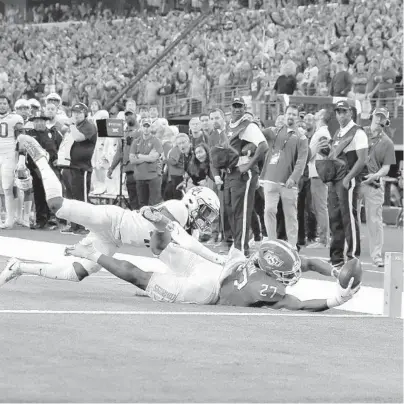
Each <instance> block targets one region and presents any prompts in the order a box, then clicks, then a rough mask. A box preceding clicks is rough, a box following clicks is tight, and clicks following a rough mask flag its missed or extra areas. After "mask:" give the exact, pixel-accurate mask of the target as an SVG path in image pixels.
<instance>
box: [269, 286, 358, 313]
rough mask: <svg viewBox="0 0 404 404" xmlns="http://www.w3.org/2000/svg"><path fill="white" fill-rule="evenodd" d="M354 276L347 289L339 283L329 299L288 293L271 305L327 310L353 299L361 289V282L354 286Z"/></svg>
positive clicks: (292, 308) (288, 308)
mask: <svg viewBox="0 0 404 404" xmlns="http://www.w3.org/2000/svg"><path fill="white" fill-rule="evenodd" d="M353 282H354V278H351V280H350V281H349V284H348V286H347V287H346V289H344V288H342V287H341V286H340V285H339V284H338V290H337V293H336V294H335V296H333V297H330V298H328V299H312V300H300V299H298V298H297V297H296V296H293V295H289V294H286V295H285V296H284V297H283V298H282V299H281V300H280V301H279V302H276V303H275V304H274V305H272V306H271V308H272V309H276V310H280V309H286V310H294V311H298V310H304V311H313V312H319V311H325V310H328V309H332V308H333V307H337V306H340V305H342V304H344V303H346V302H347V301H349V300H351V299H352V297H353V296H354V294H355V293H356V292H357V291H358V290H359V288H360V284H359V285H358V286H356V287H355V288H352V284H353Z"/></svg>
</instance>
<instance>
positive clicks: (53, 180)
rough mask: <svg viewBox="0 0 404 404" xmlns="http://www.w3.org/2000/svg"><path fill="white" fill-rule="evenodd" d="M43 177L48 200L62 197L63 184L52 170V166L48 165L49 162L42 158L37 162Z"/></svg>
mask: <svg viewBox="0 0 404 404" xmlns="http://www.w3.org/2000/svg"><path fill="white" fill-rule="evenodd" d="M35 164H36V165H37V167H38V168H39V171H40V172H41V176H42V184H43V187H44V189H45V194H46V199H47V200H49V199H52V198H57V197H62V196H63V192H62V184H61V183H60V181H59V179H58V177H57V176H56V174H55V173H54V171H53V170H52V168H51V166H50V165H49V164H48V160H46V158H45V157H41V158H40V159H39V160H37V161H36V162H35Z"/></svg>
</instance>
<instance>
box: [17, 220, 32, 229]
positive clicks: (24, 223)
mask: <svg viewBox="0 0 404 404" xmlns="http://www.w3.org/2000/svg"><path fill="white" fill-rule="evenodd" d="M15 224H18V225H19V226H23V227H28V228H30V227H31V224H30V222H29V220H24V219H16V221H15Z"/></svg>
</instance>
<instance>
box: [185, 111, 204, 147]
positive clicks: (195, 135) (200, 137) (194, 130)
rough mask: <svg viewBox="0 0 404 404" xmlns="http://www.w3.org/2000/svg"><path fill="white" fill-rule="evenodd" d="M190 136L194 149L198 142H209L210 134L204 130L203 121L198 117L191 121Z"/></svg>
mask: <svg viewBox="0 0 404 404" xmlns="http://www.w3.org/2000/svg"><path fill="white" fill-rule="evenodd" d="M189 137H190V140H191V145H192V149H193V150H195V147H196V146H197V145H198V144H201V143H208V136H207V135H206V134H205V133H204V132H203V130H202V124H201V121H200V119H199V118H197V117H194V118H191V120H190V121H189Z"/></svg>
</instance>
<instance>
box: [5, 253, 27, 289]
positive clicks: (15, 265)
mask: <svg viewBox="0 0 404 404" xmlns="http://www.w3.org/2000/svg"><path fill="white" fill-rule="evenodd" d="M20 262H21V261H20V260H19V259H17V258H10V259H9V260H8V261H7V264H6V266H5V268H4V269H3V271H2V272H1V273H0V286H3V285H4V284H6V283H7V282H9V281H11V279H14V278H18V277H19V276H20V275H22V272H21V270H20V265H19V264H20Z"/></svg>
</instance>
